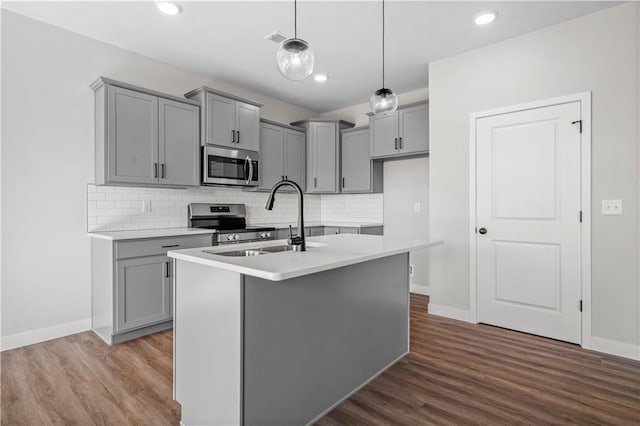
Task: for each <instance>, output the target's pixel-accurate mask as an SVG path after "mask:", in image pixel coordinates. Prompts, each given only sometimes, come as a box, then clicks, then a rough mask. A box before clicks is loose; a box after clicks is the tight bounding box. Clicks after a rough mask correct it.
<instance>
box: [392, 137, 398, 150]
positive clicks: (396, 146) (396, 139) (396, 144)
mask: <svg viewBox="0 0 640 426" xmlns="http://www.w3.org/2000/svg"><path fill="white" fill-rule="evenodd" d="M393 146H394V149H398V138H395V139H393Z"/></svg>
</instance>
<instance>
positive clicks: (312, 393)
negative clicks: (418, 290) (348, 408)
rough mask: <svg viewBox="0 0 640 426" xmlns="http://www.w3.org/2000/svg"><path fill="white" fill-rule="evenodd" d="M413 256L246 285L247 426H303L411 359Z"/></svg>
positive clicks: (255, 280) (250, 279) (249, 279)
mask: <svg viewBox="0 0 640 426" xmlns="http://www.w3.org/2000/svg"><path fill="white" fill-rule="evenodd" d="M408 270H409V256H408V253H404V254H400V255H394V256H390V257H386V258H382V259H377V260H375V261H369V262H364V263H359V264H356V265H351V266H347V267H343V268H338V269H333V270H329V271H326V272H320V273H317V274H312V275H307V276H303V277H299V278H293V279H290V280H285V281H279V282H273V281H266V280H263V279H260V278H254V277H248V276H247V277H245V284H244V424H245V425H247V426H252V425H303V424H307V423H309V422H311V421H312V420H314V419H316V418H317V417H318V416H320V415H321V414H323V413H324V412H326V411H327V410H328V409H330V408H331V407H332V406H333V405H335V404H336V403H338V402H339V401H341V400H342V399H344V398H345V397H347V396H348V395H349V394H350V393H351V392H352V391H354V390H355V389H357V388H358V387H359V386H361V385H363V384H364V383H366V382H367V381H369V380H370V379H371V378H373V377H375V376H376V375H377V374H379V373H380V372H381V371H383V370H384V369H386V368H387V367H388V366H389V365H390V364H392V363H394V362H395V361H396V360H398V359H399V358H401V357H402V356H403V355H404V354H406V353H408V352H409V322H408V318H409V275H408V272H409V271H408Z"/></svg>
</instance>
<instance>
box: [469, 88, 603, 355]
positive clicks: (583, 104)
mask: <svg viewBox="0 0 640 426" xmlns="http://www.w3.org/2000/svg"><path fill="white" fill-rule="evenodd" d="M572 102H580V114H581V118H582V138H581V141H580V175H581V176H580V209H581V210H582V226H581V229H580V240H581V242H580V278H581V284H580V292H581V299H582V315H581V317H582V318H581V346H582V347H583V348H587V349H589V348H591V91H588V92H582V93H577V94H573V95H567V96H561V97H557V98H550V99H543V100H538V101H533V102H527V103H523V104H517V105H511V106H507V107H501V108H495V109H491V110H487V111H481V112H474V113H471V114H469V321H470V322H473V323H476V324H477V323H478V297H477V291H478V289H477V269H476V268H477V247H476V239H477V234H476V227H477V223H476V212H477V206H476V202H477V186H476V184H477V183H476V177H477V176H476V173H477V171H476V137H477V134H476V133H477V127H476V122H477V120H479V119H481V118H486V117H491V116H495V115H502V114H507V113H513V112H519V111H524V110H528V109H535V108H544V107H549V106H555V105H561V104H566V103H572ZM577 308H578V307H576V309H577Z"/></svg>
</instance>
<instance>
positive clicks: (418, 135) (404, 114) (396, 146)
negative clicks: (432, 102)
mask: <svg viewBox="0 0 640 426" xmlns="http://www.w3.org/2000/svg"><path fill="white" fill-rule="evenodd" d="M369 128H370V129H371V136H370V151H371V158H374V159H375V158H391V157H403V156H415V155H427V154H428V153H429V104H428V103H427V102H421V103H417V104H411V105H406V106H401V107H399V108H398V110H397V111H396V112H395V113H393V114H388V115H380V116H375V115H371V116H370V118H369Z"/></svg>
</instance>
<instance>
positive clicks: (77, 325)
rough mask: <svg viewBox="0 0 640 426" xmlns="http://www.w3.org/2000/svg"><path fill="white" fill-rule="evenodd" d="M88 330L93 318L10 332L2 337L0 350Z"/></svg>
mask: <svg viewBox="0 0 640 426" xmlns="http://www.w3.org/2000/svg"><path fill="white" fill-rule="evenodd" d="M87 330H91V318H85V319H83V320H79V321H73V322H67V323H65V324H58V325H54V326H52V327H45V328H39V329H37V330H30V331H25V332H24V333H16V334H10V335H8V336H3V337H2V341H1V342H0V350H2V351H7V350H9V349H15V348H19V347H22V346H28V345H33V344H34V343H40V342H46V341H47V340H52V339H57V338H58V337H64V336H68V335H70V334H76V333H80V332H83V331H87Z"/></svg>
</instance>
